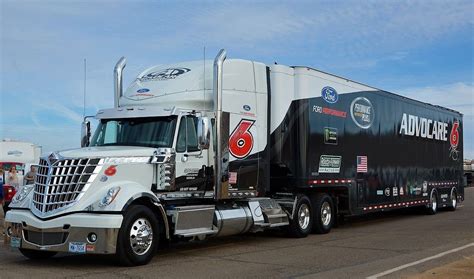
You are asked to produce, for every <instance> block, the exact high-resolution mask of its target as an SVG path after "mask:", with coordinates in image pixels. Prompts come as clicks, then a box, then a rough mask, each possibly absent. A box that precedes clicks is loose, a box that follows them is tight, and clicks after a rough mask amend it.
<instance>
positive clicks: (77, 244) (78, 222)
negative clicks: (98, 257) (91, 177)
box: [4, 209, 123, 254]
mask: <svg viewBox="0 0 474 279" xmlns="http://www.w3.org/2000/svg"><path fill="white" fill-rule="evenodd" d="M122 220H123V216H122V215H121V214H97V213H75V214H70V215H66V216H62V217H58V218H54V219H51V220H41V219H39V218H37V217H36V216H35V215H33V214H32V213H31V212H30V211H28V210H15V209H12V210H10V211H9V212H8V214H7V216H6V217H5V224H4V228H5V238H4V239H5V244H6V245H8V246H11V247H14V248H24V249H32V250H43V251H55V252H71V253H87V254H115V251H116V244H117V237H118V232H119V229H120V226H121V224H122ZM91 233H93V234H95V235H96V236H97V240H96V241H95V242H91V241H90V240H89V239H88V236H89V235H90V234H91Z"/></svg>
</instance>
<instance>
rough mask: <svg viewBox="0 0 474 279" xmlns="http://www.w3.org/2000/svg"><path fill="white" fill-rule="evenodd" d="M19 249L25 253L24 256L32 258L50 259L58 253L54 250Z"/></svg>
mask: <svg viewBox="0 0 474 279" xmlns="http://www.w3.org/2000/svg"><path fill="white" fill-rule="evenodd" d="M19 250H20V252H21V253H22V254H23V256H25V257H27V258H28V259H31V260H41V259H49V258H51V257H53V256H54V255H56V254H57V253H58V252H53V251H40V250H31V249H24V248H20V249H19Z"/></svg>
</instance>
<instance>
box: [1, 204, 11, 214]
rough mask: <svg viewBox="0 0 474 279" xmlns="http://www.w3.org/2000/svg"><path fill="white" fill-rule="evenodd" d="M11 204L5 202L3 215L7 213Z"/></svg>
mask: <svg viewBox="0 0 474 279" xmlns="http://www.w3.org/2000/svg"><path fill="white" fill-rule="evenodd" d="M9 205H10V202H5V203H4V204H3V214H4V215H3V216H5V215H7V212H8V210H10V207H9Z"/></svg>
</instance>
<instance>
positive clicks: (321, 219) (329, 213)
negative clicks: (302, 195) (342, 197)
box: [312, 193, 336, 234]
mask: <svg viewBox="0 0 474 279" xmlns="http://www.w3.org/2000/svg"><path fill="white" fill-rule="evenodd" d="M312 202H313V204H312V205H313V216H314V220H313V233H318V234H326V233H328V232H330V231H331V229H332V227H333V226H334V222H335V219H336V211H335V210H334V201H333V200H332V198H331V197H330V196H329V195H328V194H323V193H318V194H316V195H314V196H313V197H312Z"/></svg>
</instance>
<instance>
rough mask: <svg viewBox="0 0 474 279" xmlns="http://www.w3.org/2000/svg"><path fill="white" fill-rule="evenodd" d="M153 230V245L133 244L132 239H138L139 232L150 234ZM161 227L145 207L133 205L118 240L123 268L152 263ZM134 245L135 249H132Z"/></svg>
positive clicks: (151, 212)
mask: <svg viewBox="0 0 474 279" xmlns="http://www.w3.org/2000/svg"><path fill="white" fill-rule="evenodd" d="M150 229H151V234H152V236H151V243H150V244H149V245H145V246H143V247H142V246H140V245H137V243H133V244H132V239H138V238H137V236H138V233H139V232H143V231H145V232H148V233H147V234H145V237H146V236H147V235H149V232H150ZM159 234H160V233H159V226H158V220H157V219H156V216H155V214H154V213H153V211H151V210H150V209H149V208H148V207H146V206H144V205H132V206H131V207H130V208H129V209H128V210H127V211H126V212H125V216H124V218H123V222H122V227H121V228H120V231H119V234H118V239H117V252H116V257H117V260H118V261H119V263H120V264H121V265H123V266H136V265H144V264H147V263H148V262H150V260H151V259H152V258H153V256H154V255H155V253H156V250H157V248H158V244H159V243H158V242H159V239H160V237H159ZM132 245H133V247H132Z"/></svg>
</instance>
